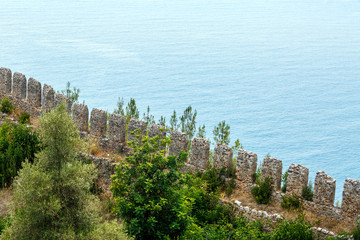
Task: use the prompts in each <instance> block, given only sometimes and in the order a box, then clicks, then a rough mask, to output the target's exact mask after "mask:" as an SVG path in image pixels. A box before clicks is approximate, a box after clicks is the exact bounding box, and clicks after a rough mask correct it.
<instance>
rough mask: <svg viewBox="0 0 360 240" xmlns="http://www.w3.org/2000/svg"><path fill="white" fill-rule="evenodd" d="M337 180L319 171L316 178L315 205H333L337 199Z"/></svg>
mask: <svg viewBox="0 0 360 240" xmlns="http://www.w3.org/2000/svg"><path fill="white" fill-rule="evenodd" d="M335 187H336V180H334V179H332V178H331V177H330V176H329V175H327V174H326V173H325V172H323V171H318V172H317V173H316V177H315V184H314V197H313V201H314V202H315V203H319V204H324V205H333V204H334V199H335Z"/></svg>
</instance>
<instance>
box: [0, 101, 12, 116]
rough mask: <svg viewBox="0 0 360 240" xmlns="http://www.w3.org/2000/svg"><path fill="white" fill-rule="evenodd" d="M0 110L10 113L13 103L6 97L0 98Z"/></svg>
mask: <svg viewBox="0 0 360 240" xmlns="http://www.w3.org/2000/svg"><path fill="white" fill-rule="evenodd" d="M0 111H1V112H3V113H7V114H11V113H12V112H13V111H14V105H13V103H12V102H11V101H10V99H9V98H8V97H3V98H2V99H1V106H0Z"/></svg>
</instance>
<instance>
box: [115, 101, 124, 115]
mask: <svg viewBox="0 0 360 240" xmlns="http://www.w3.org/2000/svg"><path fill="white" fill-rule="evenodd" d="M116 105H117V108H116V109H115V110H114V113H116V114H121V115H123V116H124V115H125V112H124V98H118V101H117V103H116Z"/></svg>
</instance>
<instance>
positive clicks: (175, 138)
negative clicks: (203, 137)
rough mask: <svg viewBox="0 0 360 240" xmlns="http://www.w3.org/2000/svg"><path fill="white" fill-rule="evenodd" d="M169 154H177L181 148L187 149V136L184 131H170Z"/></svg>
mask: <svg viewBox="0 0 360 240" xmlns="http://www.w3.org/2000/svg"><path fill="white" fill-rule="evenodd" d="M170 140H171V143H170V146H169V155H178V154H179V152H180V151H181V150H183V151H184V152H187V151H188V138H187V136H186V133H183V132H179V131H176V130H174V131H172V132H171V135H170Z"/></svg>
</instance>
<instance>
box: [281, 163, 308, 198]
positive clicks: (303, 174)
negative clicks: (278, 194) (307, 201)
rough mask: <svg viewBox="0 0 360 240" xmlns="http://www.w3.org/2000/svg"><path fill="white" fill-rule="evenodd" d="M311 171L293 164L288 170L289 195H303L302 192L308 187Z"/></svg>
mask: <svg viewBox="0 0 360 240" xmlns="http://www.w3.org/2000/svg"><path fill="white" fill-rule="evenodd" d="M308 179H309V169H308V168H307V167H304V166H302V165H300V164H291V165H290V166H289V169H288V177H287V185H286V192H287V193H288V194H296V195H298V196H301V195H302V190H303V188H304V187H306V186H307V182H308Z"/></svg>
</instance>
